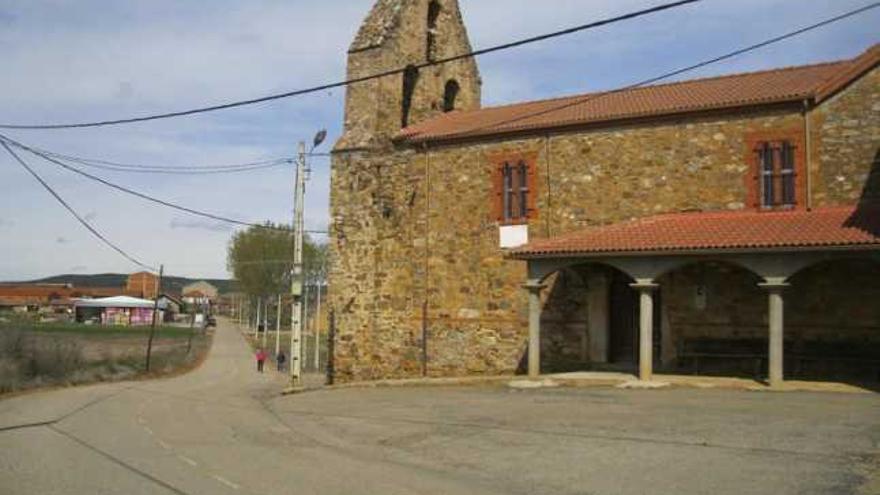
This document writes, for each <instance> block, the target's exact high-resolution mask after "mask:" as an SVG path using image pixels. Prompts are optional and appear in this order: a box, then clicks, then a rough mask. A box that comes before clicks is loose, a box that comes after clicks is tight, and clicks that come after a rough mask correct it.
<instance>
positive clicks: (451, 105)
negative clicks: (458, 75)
mask: <svg viewBox="0 0 880 495" xmlns="http://www.w3.org/2000/svg"><path fill="white" fill-rule="evenodd" d="M460 90H461V86H459V85H458V81H456V80H454V79H452V80H450V81H448V82H447V83H446V90H445V91H444V92H443V111H444V112H451V111H453V110H455V103H456V100H457V99H458V92H459V91H460Z"/></svg>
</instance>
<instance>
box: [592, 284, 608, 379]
mask: <svg viewBox="0 0 880 495" xmlns="http://www.w3.org/2000/svg"><path fill="white" fill-rule="evenodd" d="M587 291H588V295H587V332H588V333H589V354H588V357H589V358H590V361H591V362H593V363H607V362H608V340H609V335H610V334H609V318H608V277H607V276H606V275H605V274H604V273H591V274H590V276H589V278H588V279H587Z"/></svg>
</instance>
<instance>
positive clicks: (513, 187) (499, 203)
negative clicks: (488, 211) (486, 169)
mask: <svg viewBox="0 0 880 495" xmlns="http://www.w3.org/2000/svg"><path fill="white" fill-rule="evenodd" d="M534 157H535V155H534V154H528V155H526V156H522V155H514V156H511V155H505V156H503V157H498V158H497V159H496V160H493V161H494V166H493V170H494V177H493V178H492V189H493V201H494V208H493V211H494V216H495V220H496V221H497V222H499V223H501V224H505V225H516V224H524V223H528V221H529V219H531V218H535V216H536V209H535V198H536V195H535V191H536V186H537V183H536V180H537V179H536V176H535V166H534V161H535V159H534Z"/></svg>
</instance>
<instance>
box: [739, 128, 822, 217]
mask: <svg viewBox="0 0 880 495" xmlns="http://www.w3.org/2000/svg"><path fill="white" fill-rule="evenodd" d="M744 137H745V147H744V149H743V152H744V153H745V154H744V158H745V160H746V163H748V164H749V173H748V174H746V175H744V176H743V178H744V179H745V182H746V183H745V185H746V192H747V203H748V204H749V205H750V206H752V207H754V208H757V209H759V210H768V211H770V210H790V209H798V208H804V207H805V206H806V196H807V184H806V180H805V177H806V170H805V162H806V142H805V139H804V132H803V128H801V127H800V126H792V127H788V128H780V129H761V130H758V131H754V132H750V133H748V134H746V135H745V136H744Z"/></svg>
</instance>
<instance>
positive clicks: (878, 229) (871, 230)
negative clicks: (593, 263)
mask: <svg viewBox="0 0 880 495" xmlns="http://www.w3.org/2000/svg"><path fill="white" fill-rule="evenodd" d="M843 247H850V248H852V247H863V248H866V249H877V250H880V206H871V207H867V206H865V207H861V208H857V207H855V206H846V207H830V208H823V209H817V210H813V211H803V210H795V211H755V210H750V211H737V212H712V213H680V214H669V215H660V216H655V217H648V218H643V219H639V220H633V221H631V222H624V223H619V224H615V225H609V226H605V227H595V228H590V229H586V230H582V231H579V232H573V233H570V234H566V235H562V236H559V237H554V238H550V239H542V240H537V241H534V242H531V243H529V244H528V245H526V246H523V247H521V248H518V249H514V250H512V251H511V252H510V253H509V254H508V255H509V256H510V257H511V258H516V259H528V258H543V257H568V256H577V255H602V254H637V253H663V252H668V253H670V254H671V253H673V252H675V253H681V252H688V251H707V250H725V251H740V250H757V251H760V250H762V249H766V250H778V249H807V248H843Z"/></svg>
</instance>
